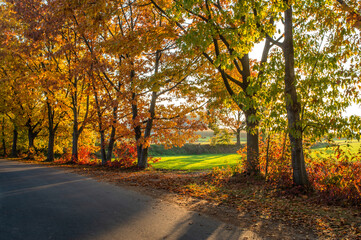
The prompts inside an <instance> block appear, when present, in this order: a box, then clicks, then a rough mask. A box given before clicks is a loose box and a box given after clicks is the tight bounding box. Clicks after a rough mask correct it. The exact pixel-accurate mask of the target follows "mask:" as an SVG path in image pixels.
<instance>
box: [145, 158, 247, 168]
mask: <svg viewBox="0 0 361 240" xmlns="http://www.w3.org/2000/svg"><path fill="white" fill-rule="evenodd" d="M239 161H240V156H239V155H238V154H202V155H183V156H163V157H161V160H160V161H159V162H157V163H154V164H152V166H153V167H154V168H156V169H170V170H203V169H212V168H214V167H226V166H234V165H237V164H238V163H239Z"/></svg>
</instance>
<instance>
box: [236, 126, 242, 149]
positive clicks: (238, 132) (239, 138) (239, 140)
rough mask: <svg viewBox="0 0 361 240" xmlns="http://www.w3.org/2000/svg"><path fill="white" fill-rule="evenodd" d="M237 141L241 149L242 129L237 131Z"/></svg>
mask: <svg viewBox="0 0 361 240" xmlns="http://www.w3.org/2000/svg"><path fill="white" fill-rule="evenodd" d="M236 139H237V142H236V146H237V147H240V146H241V129H240V128H238V129H237V130H236Z"/></svg>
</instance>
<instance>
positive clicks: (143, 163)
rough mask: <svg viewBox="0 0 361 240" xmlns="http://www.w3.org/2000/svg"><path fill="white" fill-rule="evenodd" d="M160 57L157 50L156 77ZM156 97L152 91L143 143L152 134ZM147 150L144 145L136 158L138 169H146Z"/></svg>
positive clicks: (147, 145)
mask: <svg viewBox="0 0 361 240" xmlns="http://www.w3.org/2000/svg"><path fill="white" fill-rule="evenodd" d="M161 56H162V55H161V51H159V50H157V51H156V54H155V67H154V75H156V74H157V73H158V69H159V64H160V58H161ZM157 97H158V95H157V92H156V91H153V92H152V98H151V100H150V106H149V114H150V116H149V118H148V120H147V124H146V126H145V130H144V140H145V141H149V139H150V135H151V133H152V128H153V121H154V118H155V107H156V102H157ZM148 150H149V144H148V143H146V146H145V147H144V146H142V149H141V155H140V156H138V167H139V168H146V167H148Z"/></svg>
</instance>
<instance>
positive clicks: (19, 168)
mask: <svg viewBox="0 0 361 240" xmlns="http://www.w3.org/2000/svg"><path fill="white" fill-rule="evenodd" d="M0 239H1V240H8V239H9V240H13V239H14V240H15V239H21V240H26V239H34V240H35V239H36V240H42V239H75V240H77V239H102V240H108V239H126V240H132V239H134V240H140V239H184V240H190V239H195V240H200V239H259V237H258V236H257V235H256V234H254V233H252V232H249V231H243V230H242V229H240V228H237V227H235V226H229V225H227V224H225V223H222V222H220V221H218V220H216V219H213V218H210V217H206V216H203V215H200V214H198V213H197V212H192V211H187V210H186V209H184V208H181V207H179V206H177V205H175V204H172V203H168V202H164V201H161V200H158V199H154V198H151V197H149V196H147V195H143V194H140V193H137V192H133V191H130V190H127V189H124V188H121V187H118V186H114V185H111V184H107V183H103V182H97V181H96V180H94V179H91V178H87V177H84V176H80V175H77V174H73V173H68V172H65V171H62V170H59V169H55V168H49V167H42V166H36V165H28V164H24V163H20V162H16V161H8V160H0Z"/></svg>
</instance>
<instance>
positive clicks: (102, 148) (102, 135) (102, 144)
mask: <svg viewBox="0 0 361 240" xmlns="http://www.w3.org/2000/svg"><path fill="white" fill-rule="evenodd" d="M94 84H95V83H94V82H93V90H94V98H95V105H96V110H97V115H98V129H99V134H100V154H101V158H102V165H105V164H106V163H107V155H106V152H105V131H104V129H103V122H102V113H101V109H100V105H99V99H98V93H97V91H96V89H95V86H94Z"/></svg>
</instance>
